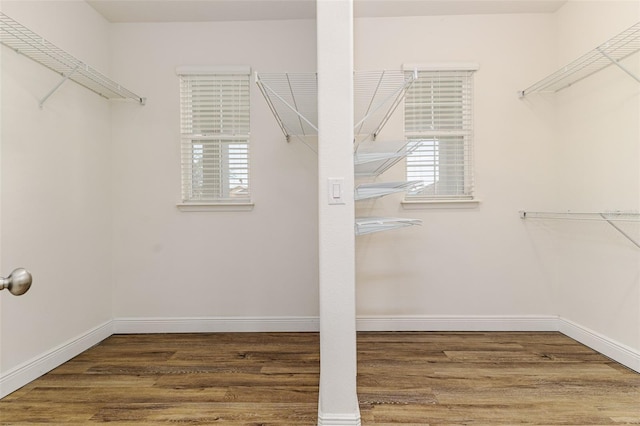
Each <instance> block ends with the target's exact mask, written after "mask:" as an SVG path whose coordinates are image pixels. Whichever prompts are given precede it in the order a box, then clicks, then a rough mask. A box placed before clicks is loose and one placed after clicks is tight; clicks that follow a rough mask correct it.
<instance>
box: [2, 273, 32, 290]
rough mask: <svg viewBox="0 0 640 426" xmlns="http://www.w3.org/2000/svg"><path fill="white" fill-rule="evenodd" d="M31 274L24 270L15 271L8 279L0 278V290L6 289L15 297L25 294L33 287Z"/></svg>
mask: <svg viewBox="0 0 640 426" xmlns="http://www.w3.org/2000/svg"><path fill="white" fill-rule="evenodd" d="M31 281H32V278H31V274H30V273H29V271H27V270H26V269H24V268H17V269H14V270H13V272H11V274H10V275H9V276H8V277H7V278H2V277H0V290H4V289H5V288H6V289H7V290H9V293H11V294H13V295H14V296H20V295H22V294H25V293H26V292H27V291H28V290H29V287H31Z"/></svg>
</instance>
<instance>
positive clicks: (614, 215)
mask: <svg viewBox="0 0 640 426" xmlns="http://www.w3.org/2000/svg"><path fill="white" fill-rule="evenodd" d="M519 213H520V218H521V219H549V220H587V221H598V222H603V221H604V222H606V223H608V224H609V225H611V227H613V229H615V230H616V231H618V232H619V233H620V234H621V235H622V236H624V237H625V238H626V239H627V240H629V241H631V243H633V245H635V246H636V247H638V248H640V242H638V241H637V240H636V239H635V238H633V237H632V236H631V235H629V234H628V233H627V232H625V231H624V230H623V229H622V228H621V227H620V226H618V225H617V224H616V222H636V223H638V222H640V213H627V212H597V213H579V212H562V213H559V212H529V211H522V210H521V211H520V212H519Z"/></svg>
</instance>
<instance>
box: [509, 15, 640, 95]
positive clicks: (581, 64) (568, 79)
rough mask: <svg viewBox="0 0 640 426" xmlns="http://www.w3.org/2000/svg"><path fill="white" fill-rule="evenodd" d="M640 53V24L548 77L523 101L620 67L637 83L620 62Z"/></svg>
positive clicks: (529, 89)
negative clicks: (605, 70)
mask: <svg viewBox="0 0 640 426" xmlns="http://www.w3.org/2000/svg"><path fill="white" fill-rule="evenodd" d="M639 50H640V22H638V23H637V24H635V25H633V26H632V27H630V28H628V29H627V30H625V31H623V32H621V33H620V34H618V35H616V36H615V37H613V38H611V39H610V40H608V41H607V42H605V43H604V44H601V45H600V46H598V47H596V48H595V49H593V50H592V51H590V52H588V53H586V54H585V55H583V56H581V57H580V58H578V59H576V60H575V61H573V62H571V63H570V64H568V65H566V66H564V67H563V68H561V69H559V70H558V71H556V72H554V73H553V74H551V75H549V76H548V77H546V78H544V79H542V80H540V81H538V82H537V83H535V84H533V85H531V86H529V87H528V88H526V89H524V90H522V91H520V97H524V96H526V95H528V94H530V93H535V92H558V91H560V90H562V89H565V88H567V87H569V86H571V85H572V84H574V83H576V82H578V81H580V80H582V79H584V78H587V77H589V76H590V75H592V74H595V73H596V72H598V71H600V70H602V69H604V68H606V67H608V66H610V65H616V66H618V67H619V68H621V69H622V70H623V71H625V72H626V73H627V74H629V75H630V76H631V77H633V78H634V79H636V80H638V81H640V79H639V78H638V77H637V76H635V75H634V74H633V73H631V72H630V71H628V70H627V69H626V68H625V67H623V66H622V65H621V64H620V61H621V60H623V59H625V58H627V57H629V56H631V55H633V54H634V53H636V52H638V51H639Z"/></svg>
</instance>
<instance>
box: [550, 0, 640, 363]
mask: <svg viewBox="0 0 640 426" xmlns="http://www.w3.org/2000/svg"><path fill="white" fill-rule="evenodd" d="M639 17H640V4H639V3H638V2H635V1H622V2H615V1H613V2H611V1H610V2H602V1H600V2H569V3H568V4H567V5H566V6H564V7H563V8H562V9H561V10H560V12H559V13H558V28H559V38H558V47H559V48H558V63H559V65H560V64H565V63H568V62H570V61H571V60H573V59H575V58H577V57H578V56H580V55H582V54H584V53H587V52H588V51H590V50H591V49H594V48H595V47H596V46H598V45H600V44H602V43H603V42H605V41H606V40H608V39H609V38H611V37H612V36H614V35H616V34H618V33H620V32H622V31H623V30H625V29H627V28H628V27H630V26H631V25H633V24H635V23H636V22H637V21H638V18H639ZM585 29H589V31H585ZM623 63H624V65H625V66H626V67H628V68H629V69H630V70H633V72H635V73H636V75H640V59H639V58H638V57H637V55H634V56H633V57H631V58H629V59H627V60H625V61H624V62H623ZM556 102H557V108H558V118H559V120H558V137H557V138H556V144H557V147H558V150H557V155H558V156H559V158H560V160H561V164H562V165H563V169H562V172H561V175H560V181H559V182H560V186H559V192H560V194H561V195H562V203H561V207H562V208H563V209H565V210H567V209H569V210H573V211H615V210H622V211H636V212H637V211H639V209H640V167H639V166H640V163H639V161H640V120H639V117H640V85H639V84H638V82H637V81H635V80H634V79H632V78H631V77H629V76H628V75H627V74H625V73H624V72H623V71H621V70H620V69H618V68H616V67H614V66H612V67H609V68H608V69H606V70H603V71H602V72H600V73H598V74H596V75H593V76H592V77H590V78H588V79H585V80H583V81H581V82H579V83H577V84H575V85H574V86H572V87H570V88H567V89H565V90H564V91H562V92H560V93H558V94H557V95H556ZM619 225H620V226H621V227H622V228H623V229H624V230H625V232H627V233H629V235H630V236H632V237H633V238H635V240H636V241H638V242H640V227H639V226H638V224H637V223H636V224H624V223H622V224H619ZM553 232H554V234H555V235H556V236H557V238H558V250H559V257H560V260H559V262H558V266H559V268H558V283H557V289H558V290H557V292H558V299H559V305H560V307H561V309H560V311H559V312H558V313H559V314H560V315H561V316H563V317H565V318H567V319H569V320H571V321H573V322H575V323H577V324H580V325H582V326H583V327H587V328H589V329H591V330H593V331H594V332H597V333H599V334H601V335H604V336H607V337H608V338H610V339H613V340H615V341H618V342H620V343H622V344H625V345H628V346H629V347H631V348H635V349H636V350H638V349H640V249H638V247H636V246H635V245H633V244H632V243H631V242H630V241H628V240H627V239H625V237H624V236H622V235H621V234H619V233H618V232H617V231H615V229H613V228H612V227H610V226H609V225H607V224H606V223H562V224H557V225H555V227H554V229H553ZM638 367H640V364H639V365H638Z"/></svg>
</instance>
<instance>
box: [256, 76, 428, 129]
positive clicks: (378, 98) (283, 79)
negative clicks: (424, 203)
mask: <svg viewBox="0 0 640 426" xmlns="http://www.w3.org/2000/svg"><path fill="white" fill-rule="evenodd" d="M415 78H416V74H415V73H414V74H412V73H407V72H405V71H401V70H392V71H389V70H386V71H356V72H355V73H354V81H353V86H354V88H353V89H354V123H355V124H354V133H355V135H356V137H360V138H362V137H363V136H364V138H366V137H370V136H372V137H373V138H374V139H375V137H376V136H378V134H379V133H380V131H381V130H382V128H383V127H384V126H385V124H386V123H387V121H388V120H389V118H390V117H391V115H392V114H393V112H394V111H395V110H396V108H397V107H398V105H400V103H401V102H402V99H403V98H404V95H405V93H406V91H407V89H408V88H409V86H410V85H411V83H412V82H413V81H414V80H415ZM255 80H256V84H257V85H258V87H259V88H260V91H261V92H262V95H263V96H264V98H265V100H266V101H267V104H268V105H269V108H270V109H271V112H272V113H273V115H274V117H275V119H276V121H277V122H278V125H279V126H280V128H281V129H282V132H283V133H284V135H285V137H286V138H287V140H290V138H291V136H298V137H306V136H317V135H318V75H317V73H255Z"/></svg>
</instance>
